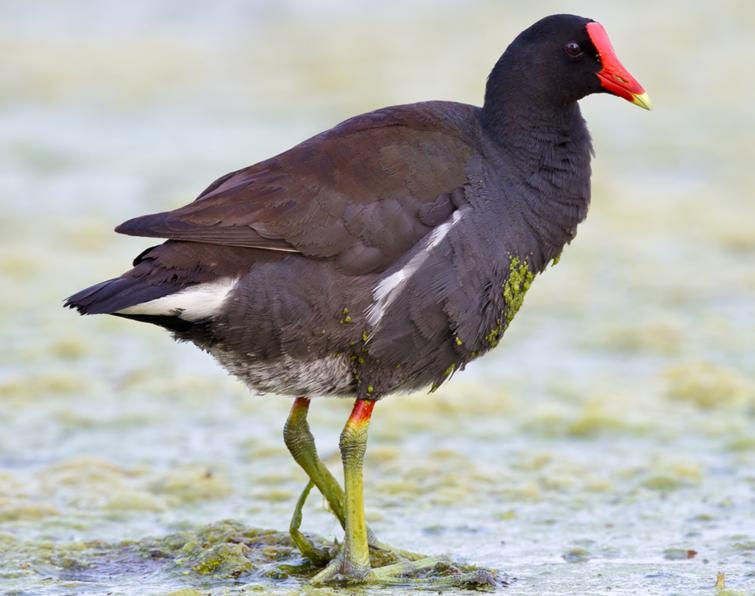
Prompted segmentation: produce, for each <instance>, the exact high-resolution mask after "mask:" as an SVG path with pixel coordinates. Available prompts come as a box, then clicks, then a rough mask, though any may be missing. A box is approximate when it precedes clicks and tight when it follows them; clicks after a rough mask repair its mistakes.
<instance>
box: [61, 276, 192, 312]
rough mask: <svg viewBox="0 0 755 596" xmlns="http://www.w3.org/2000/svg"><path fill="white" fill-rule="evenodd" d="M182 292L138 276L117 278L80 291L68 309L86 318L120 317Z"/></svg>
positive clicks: (69, 301) (73, 297)
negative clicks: (125, 310) (151, 302)
mask: <svg viewBox="0 0 755 596" xmlns="http://www.w3.org/2000/svg"><path fill="white" fill-rule="evenodd" d="M178 289H180V286H179V287H175V286H170V285H151V284H146V283H144V281H143V280H141V279H137V278H134V277H126V276H123V277H116V278H114V279H109V280H107V281H103V282H101V283H98V284H96V285H94V286H91V287H89V288H86V289H85V290H81V291H80V292H76V293H75V294H74V295H73V296H69V297H68V298H66V301H65V303H64V306H66V307H68V308H74V309H76V310H77V311H79V313H81V314H82V315H101V314H117V313H118V311H120V310H124V309H126V308H128V307H130V306H135V305H136V304H141V303H143V302H149V301H150V300H155V299H157V298H161V297H162V296H167V295H168V294H172V293H173V292H175V291H177V290H178Z"/></svg>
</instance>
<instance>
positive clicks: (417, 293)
mask: <svg viewBox="0 0 755 596" xmlns="http://www.w3.org/2000/svg"><path fill="white" fill-rule="evenodd" d="M595 93H608V94H612V95H615V96H618V97H620V98H623V99H625V100H628V101H629V102H631V103H633V104H635V105H637V106H639V107H642V108H645V109H648V110H649V109H650V108H651V103H650V98H649V97H648V95H647V93H646V92H645V90H644V88H643V87H642V85H640V83H639V82H638V81H637V80H636V79H635V78H634V77H633V76H632V75H631V74H630V73H629V72H628V71H627V69H626V68H624V66H623V65H622V64H621V62H620V61H619V59H618V58H617V56H616V53H615V51H614V49H613V47H612V44H611V42H610V40H609V37H608V34H607V33H606V30H605V28H604V27H603V26H602V25H601V24H600V23H598V22H597V21H594V20H592V19H589V18H584V17H580V16H576V15H569V14H557V15H551V16H547V17H545V18H543V19H541V20H539V21H537V22H536V23H534V24H533V25H531V26H530V27H528V28H527V29H525V30H523V31H522V32H521V33H520V34H519V35H518V36H517V37H516V38H515V39H514V40H513V41H512V42H511V43H510V45H509V46H508V47H507V48H506V50H505V51H504V53H503V54H502V55H501V56H500V58H499V59H498V61H497V62H496V63H495V65H494V67H493V69H492V71H491V72H490V75H489V77H488V79H487V83H486V86H485V93H484V101H483V104H482V106H474V105H468V104H463V103H457V102H452V101H426V102H420V103H413V104H406V105H396V106H391V107H386V108H382V109H378V110H376V111H372V112H369V113H365V114H362V115H358V116H355V117H352V118H350V119H348V120H346V121H344V122H342V123H341V124H338V125H337V126H335V127H333V128H330V129H329V130H326V131H324V132H322V133H320V134H318V135H316V136H314V137H312V138H310V139H308V140H305V141H303V142H301V143H300V144H298V145H296V146H295V147H293V148H291V149H289V150H287V151H285V152H283V153H281V154H279V155H276V156H274V157H272V158H270V159H267V160H265V161H261V162H259V163H256V164H254V165H251V166H248V167H244V168H242V169H239V170H236V171H233V172H231V173H229V174H226V175H225V176H222V177H221V178H218V179H217V180H216V181H215V182H213V183H212V184H210V185H209V186H208V187H207V188H206V189H205V190H204V191H203V192H202V193H201V194H199V196H198V197H197V198H196V199H195V200H194V201H193V202H190V203H188V204H186V205H185V206H182V207H178V208H176V209H173V210H171V211H165V212H160V213H154V214H150V215H144V216H141V217H136V218H134V219H130V220H128V221H126V222H124V223H122V224H120V225H119V226H117V227H116V228H115V231H116V232H119V233H121V234H127V235H130V236H139V237H145V238H157V239H160V240H162V241H163V242H162V243H161V244H158V245H156V246H151V247H149V248H147V249H146V250H144V251H143V252H142V253H141V254H139V255H138V256H137V257H136V259H135V260H134V261H133V267H132V268H131V269H130V270H128V271H126V272H125V273H123V274H122V275H120V276H119V277H115V278H113V279H110V280H107V281H104V282H102V283H99V284H96V285H93V286H92V287H89V288H87V289H84V290H82V291H80V292H78V293H76V294H74V295H72V296H70V297H69V298H68V299H67V300H66V301H65V306H68V307H71V308H74V309H76V310H78V311H79V312H80V313H82V314H86V315H93V314H110V315H115V316H118V317H123V318H126V319H131V320H135V321H141V322H147V323H151V324H154V325H158V326H161V327H163V328H165V329H167V330H168V331H170V332H171V333H172V335H173V336H174V338H175V339H176V340H179V341H186V342H191V343H193V344H195V345H196V346H198V347H199V348H201V349H202V350H204V351H206V352H208V353H209V354H211V355H212V356H213V357H215V358H216V359H217V360H218V361H219V362H220V364H221V365H222V366H223V367H224V368H225V369H227V371H229V372H230V373H231V374H232V375H235V376H236V377H238V378H239V379H241V380H242V381H243V382H244V383H245V384H246V385H248V386H249V388H250V389H251V390H253V391H254V392H257V393H273V394H277V395H282V396H289V397H291V398H294V399H293V404H292V407H291V411H290V414H289V416H288V419H287V421H286V424H285V427H284V432H283V435H284V442H285V444H286V446H287V447H288V449H289V451H290V452H291V454H292V456H293V458H294V459H295V461H296V462H297V463H298V464H299V465H300V466H301V468H302V469H303V470H304V472H305V473H306V475H307V476H308V479H309V480H308V483H307V487H306V488H305V491H304V492H303V493H302V498H301V499H300V502H299V504H298V505H297V510H296V511H295V514H294V518H295V519H298V521H297V522H296V523H293V522H292V527H291V538H292V540H293V542H294V543H295V544H296V546H298V547H299V549H300V550H301V552H302V554H303V555H304V556H305V557H307V558H308V559H310V560H312V561H313V562H314V563H317V564H318V565H320V566H322V569H321V570H320V571H319V573H318V574H317V575H315V576H314V578H313V579H312V582H313V583H316V584H327V583H331V582H337V581H347V582H356V583H359V582H376V583H380V582H384V583H385V582H390V581H392V580H394V579H395V577H396V576H397V575H399V574H401V573H405V572H406V571H407V569H421V568H423V566H425V567H427V565H428V564H429V563H428V559H426V558H421V557H420V556H419V555H416V556H415V555H414V554H413V553H409V552H408V551H402V550H399V549H392V548H391V547H389V546H387V545H385V544H383V543H382V542H380V541H379V540H378V539H377V538H376V537H375V534H374V533H373V532H372V530H371V529H370V528H369V527H368V526H367V524H366V522H365V515H364V489H363V465H364V456H365V452H366V448H367V436H368V429H369V425H370V420H371V417H372V414H373V410H374V408H375V405H376V404H377V403H378V402H379V401H380V400H381V399H383V398H385V397H386V396H388V395H390V394H392V393H395V392H397V391H410V390H420V389H426V388H429V389H430V390H434V389H436V388H437V387H438V386H439V385H441V384H442V383H444V382H446V381H448V379H450V378H451V377H452V376H453V375H454V374H456V373H457V372H459V371H461V370H463V369H464V368H465V366H466V365H467V364H468V363H469V362H471V361H472V360H475V359H476V358H478V357H480V356H482V355H483V354H485V353H487V352H488V351H490V350H491V349H493V348H495V347H496V346H497V345H498V343H499V342H500V340H501V338H502V337H503V335H504V333H505V332H506V330H507V328H508V326H509V324H510V323H511V320H512V319H513V317H514V315H516V314H517V311H519V309H520V307H521V306H522V303H523V300H524V297H525V295H526V293H527V291H528V289H529V288H530V286H531V284H532V283H533V281H534V279H535V277H536V276H537V275H538V274H540V273H542V272H543V271H544V270H545V269H546V267H547V266H548V265H549V264H550V263H552V262H554V261H556V260H557V259H558V258H559V257H560V254H561V251H562V249H563V248H564V246H565V245H566V244H568V243H569V242H571V240H572V239H573V238H574V237H575V235H576V231H577V226H578V224H579V223H580V222H582V221H583V220H584V218H585V217H586V215H587V210H588V206H589V203H590V177H591V165H590V164H591V158H592V155H593V148H592V141H591V137H590V134H589V132H588V129H587V125H586V123H585V120H584V118H583V117H582V115H581V112H580V108H579V104H578V102H579V100H581V99H583V98H585V97H586V96H588V95H591V94H595ZM320 396H338V397H344V398H352V399H354V406H353V410H352V412H351V414H350V416H349V417H348V419H347V421H346V424H345V426H344V427H343V431H342V433H341V435H340V440H339V449H340V454H341V460H342V465H343V474H344V486H343V488H342V487H341V485H340V483H339V482H338V481H337V480H336V478H335V477H334V476H333V474H332V473H331V472H330V471H329V470H328V468H327V467H326V466H325V464H324V463H323V462H322V460H321V459H320V457H319V456H318V453H317V449H316V445H315V441H314V437H313V435H312V433H311V431H310V428H309V426H308V423H307V413H308V410H309V407H310V403H311V399H313V398H315V397H320ZM313 487H316V488H317V489H318V490H319V491H320V492H321V493H322V494H323V496H324V497H325V499H326V500H327V502H328V503H329V505H330V508H331V510H332V511H333V513H334V514H335V516H336V517H337V518H338V520H339V521H340V523H341V525H342V527H343V529H344V540H343V542H342V544H341V547H340V550H338V551H337V552H335V551H334V554H332V555H329V554H328V553H324V552H322V551H321V550H318V549H317V548H315V547H314V546H313V544H312V543H311V542H310V541H309V539H308V538H307V537H306V536H304V534H302V533H301V532H300V531H299V525H298V524H299V523H300V521H301V505H303V502H304V501H305V500H306V498H307V495H308V494H309V491H310V490H311V489H312V488H313ZM297 516H298V517H297ZM370 549H373V550H374V549H378V550H381V549H383V550H386V551H389V552H391V553H395V554H396V556H397V557H398V562H397V563H394V564H391V565H384V566H375V567H374V568H373V567H372V566H371V564H370Z"/></svg>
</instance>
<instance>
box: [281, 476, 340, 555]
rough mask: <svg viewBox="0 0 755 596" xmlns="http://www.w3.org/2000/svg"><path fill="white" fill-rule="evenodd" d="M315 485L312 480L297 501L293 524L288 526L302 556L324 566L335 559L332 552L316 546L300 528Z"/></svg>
mask: <svg viewBox="0 0 755 596" xmlns="http://www.w3.org/2000/svg"><path fill="white" fill-rule="evenodd" d="M314 485H315V483H314V482H312V481H311V480H310V481H309V482H308V483H307V486H305V487H304V490H303V491H302V493H301V495H300V496H299V500H298V501H297V502H296V507H295V508H294V514H293V515H292V516H291V525H290V526H289V528H288V532H289V534H290V536H291V542H293V543H294V544H295V545H296V548H298V549H299V552H300V553H301V554H302V556H303V557H304V558H305V559H308V560H309V561H311V562H312V564H314V565H316V566H318V567H323V566H324V565H327V564H328V563H329V562H330V561H331V559H333V557H332V555H331V553H330V552H329V551H327V550H325V549H321V548H318V547H316V546H315V545H314V544H313V543H312V541H311V540H310V539H309V538H307V537H306V536H305V535H304V534H302V532H301V530H300V529H299V528H300V527H301V521H302V508H303V507H304V503H306V502H307V497H308V496H309V492H310V491H311V490H312V488H313V487H314Z"/></svg>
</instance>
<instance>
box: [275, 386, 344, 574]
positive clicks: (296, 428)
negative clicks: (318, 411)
mask: <svg viewBox="0 0 755 596" xmlns="http://www.w3.org/2000/svg"><path fill="white" fill-rule="evenodd" d="M308 411H309V399H308V398H306V397H297V398H296V399H295V400H294V404H293V406H291V412H290V413H289V415H288V420H286V425H285V426H284V428H283V440H284V441H285V443H286V447H288V450H289V451H290V452H291V455H292V456H293V458H294V460H295V461H296V463H298V464H299V465H300V466H301V467H302V469H303V470H304V471H305V472H306V473H307V476H309V482H308V483H307V486H306V487H305V488H304V490H303V491H302V494H301V496H300V497H299V500H298V502H297V503H296V508H295V509H294V514H293V516H292V518H291V526H290V528H289V532H290V534H291V540H292V541H293V542H294V544H295V545H296V546H297V548H298V549H299V551H300V552H301V554H302V555H304V557H306V558H307V559H309V560H310V561H312V562H313V563H314V564H316V565H325V564H326V563H327V562H328V561H329V560H330V557H329V556H328V554H327V553H324V552H323V551H321V550H320V549H318V548H316V547H315V546H314V545H313V544H312V543H311V542H310V541H309V540H308V539H307V538H306V537H305V536H304V534H302V533H301V532H300V531H299V527H300V526H301V519H302V508H303V507H304V503H305V502H306V501H307V497H308V496H309V492H310V491H311V490H312V486H313V485H314V486H316V487H317V489H318V490H319V491H320V492H321V493H322V495H323V496H324V497H325V499H326V500H327V501H328V506H329V507H330V509H331V511H332V512H333V514H334V515H335V516H336V517H337V518H338V521H339V522H340V523H341V526H342V527H343V526H344V523H345V522H344V514H343V499H344V497H343V490H342V489H341V485H340V484H338V481H337V480H336V479H335V478H334V477H333V474H331V473H330V470H328V468H327V467H326V466H325V464H324V463H322V460H321V459H320V457H319V456H318V455H317V448H316V446H315V439H314V437H313V436H312V432H311V431H310V430H309V424H307V413H308Z"/></svg>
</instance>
